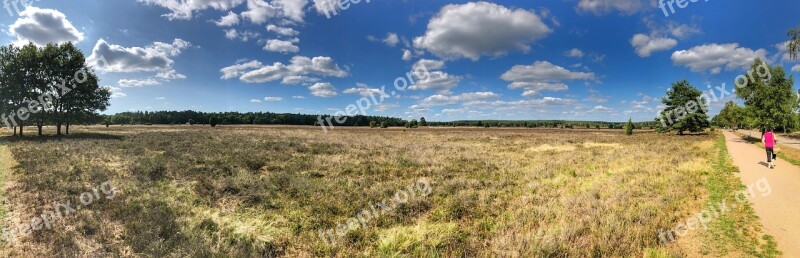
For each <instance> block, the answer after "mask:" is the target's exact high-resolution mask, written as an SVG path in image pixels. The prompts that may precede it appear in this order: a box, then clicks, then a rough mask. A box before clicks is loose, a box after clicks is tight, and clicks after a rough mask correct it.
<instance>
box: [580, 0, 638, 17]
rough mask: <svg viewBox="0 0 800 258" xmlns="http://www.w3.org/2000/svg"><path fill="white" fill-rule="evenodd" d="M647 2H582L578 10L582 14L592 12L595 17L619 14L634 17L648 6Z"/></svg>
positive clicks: (627, 0) (606, 0) (628, 0)
mask: <svg viewBox="0 0 800 258" xmlns="http://www.w3.org/2000/svg"><path fill="white" fill-rule="evenodd" d="M644 1H645V0H580V1H579V2H578V6H577V9H578V11H581V12H590V13H593V14H595V15H604V14H608V13H611V12H619V13H620V14H622V15H632V14H635V13H637V12H639V11H640V10H642V8H643V7H644V6H646V4H645V3H644Z"/></svg>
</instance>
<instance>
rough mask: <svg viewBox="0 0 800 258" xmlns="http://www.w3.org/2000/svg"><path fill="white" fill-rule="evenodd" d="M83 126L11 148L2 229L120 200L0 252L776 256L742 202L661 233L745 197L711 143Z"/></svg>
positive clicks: (495, 132) (554, 135)
mask: <svg viewBox="0 0 800 258" xmlns="http://www.w3.org/2000/svg"><path fill="white" fill-rule="evenodd" d="M72 130H73V135H71V136H68V137H64V138H53V137H45V138H43V139H37V138H36V137H30V138H28V139H25V140H10V139H9V140H10V142H8V143H6V144H7V146H8V148H9V149H10V150H11V152H12V153H13V155H14V158H15V159H16V161H17V162H19V166H16V167H15V168H14V172H13V173H12V175H10V176H9V177H8V179H7V180H8V182H7V183H6V193H5V202H4V203H5V204H4V205H5V206H6V207H4V210H8V211H9V213H8V215H7V217H8V218H7V219H6V220H5V221H6V223H8V224H19V223H21V222H20V221H31V218H33V217H35V216H39V214H41V213H43V211H44V210H47V209H51V203H53V202H54V201H66V200H72V202H73V203H76V202H78V201H77V196H81V194H82V193H84V192H91V191H92V189H93V188H96V187H97V186H99V185H101V184H102V183H103V182H108V181H109V180H110V181H111V182H113V186H114V188H115V189H116V191H115V193H114V198H99V199H100V200H99V201H97V202H95V203H92V204H91V206H86V207H85V208H84V209H82V210H77V211H75V212H74V213H73V214H69V215H67V216H64V219H63V220H60V221H58V222H57V223H56V224H55V227H54V229H52V230H35V231H33V233H32V234H31V235H30V236H20V239H18V240H17V241H12V242H11V243H10V245H8V246H6V247H5V248H4V249H3V253H4V254H6V255H15V256H29V255H48V256H76V255H77V256H108V255H112V256H142V255H144V256H159V257H160V256H176V257H177V256H237V257H257V256H265V255H266V256H292V257H297V256H301V257H303V256H305V257H308V256H340V257H352V256H358V257H360V256H409V257H419V256H443V257H463V256H468V257H474V256H479V257H485V256H498V255H499V256H510V257H517V256H523V257H531V256H537V257H538V256H578V257H585V256H593V257H599V256H643V255H644V256H653V257H664V256H697V255H700V254H704V255H733V256H739V255H746V256H773V255H774V253H772V252H771V249H770V247H769V245H768V244H769V241H768V240H769V238H768V237H766V238H762V235H761V234H760V233H759V231H760V226H759V225H758V223H757V218H755V216H754V215H753V214H752V211H751V210H750V208H749V207H748V206H746V205H745V206H741V207H739V208H736V209H732V210H731V211H730V212H729V213H727V214H725V215H723V216H722V217H721V218H720V219H718V220H715V221H713V222H712V223H710V224H709V227H710V228H709V229H708V230H695V231H692V232H689V235H688V236H687V237H685V238H679V239H678V241H677V242H674V243H672V244H669V245H664V244H663V243H661V241H660V240H659V238H658V234H659V229H667V228H674V227H675V225H676V224H677V223H679V222H681V221H686V218H688V217H691V216H694V215H695V214H696V213H697V212H698V211H699V210H701V209H703V208H704V206H705V205H706V203H708V201H710V200H720V199H724V198H725V197H726V196H730V195H731V194H732V192H733V191H736V190H738V189H740V187H741V184H740V183H739V181H738V179H737V178H736V177H735V175H734V174H733V173H735V168H733V167H731V165H730V162H729V160H728V157H727V154H725V153H726V152H724V151H723V150H724V148H725V144H724V141H722V142H721V141H720V139H721V138H720V137H719V135H718V134H714V133H712V134H708V135H692V136H682V137H681V136H673V135H661V134H655V133H649V132H648V133H637V134H634V136H632V137H626V136H624V135H623V133H622V131H610V130H531V129H494V128H492V129H483V128H437V129H414V130H403V129H394V128H393V129H368V128H336V129H335V130H333V131H332V132H330V133H328V134H325V133H323V132H322V130H320V129H319V128H317V127H289V126H285V127H252V126H223V127H218V128H213V129H212V128H210V127H200V126H194V127H190V126H149V127H147V126H142V127H132V126H125V127H120V126H113V127H111V128H104V127H90V128H87V127H83V126H75V127H74V128H73V129H72ZM28 132H29V133H30V132H31V131H30V130H29V131H28ZM421 182H423V183H421ZM400 190H404V192H405V193H407V194H408V198H407V201H406V202H404V204H401V205H399V206H397V207H396V208H389V209H383V208H377V210H379V212H377V213H372V214H380V215H379V216H373V218H372V219H369V220H365V223H363V224H361V223H351V225H350V226H352V227H353V228H352V230H344V231H341V230H340V231H341V232H344V233H346V234H345V235H344V236H342V237H339V236H338V235H337V236H336V237H334V239H335V243H334V244H328V243H326V241H325V240H323V238H322V237H320V232H323V233H325V232H326V231H327V230H329V229H334V234H335V232H336V231H337V230H336V229H337V226H338V225H340V224H342V223H347V222H348V219H349V218H353V217H358V215H360V214H361V213H362V212H363V211H365V210H367V211H369V210H376V208H375V207H376V206H378V205H376V203H380V202H381V201H383V200H388V202H389V203H392V202H393V201H395V200H394V199H395V195H396V193H398V192H400ZM95 193H97V192H96V191H95ZM103 193H105V192H101V193H100V194H103ZM107 194H108V193H106V195H107ZM398 203H399V202H398ZM362 217H363V216H362ZM6 226H8V225H6ZM320 230H322V231H320ZM323 236H326V235H325V234H323ZM326 239H330V238H326Z"/></svg>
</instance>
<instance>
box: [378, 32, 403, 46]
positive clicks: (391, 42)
mask: <svg viewBox="0 0 800 258" xmlns="http://www.w3.org/2000/svg"><path fill="white" fill-rule="evenodd" d="M382 41H383V43H385V44H386V45H387V46H390V47H394V46H397V43H399V42H400V38H399V37H397V33H392V32H390V33H388V34H386V38H384V39H383V40H382Z"/></svg>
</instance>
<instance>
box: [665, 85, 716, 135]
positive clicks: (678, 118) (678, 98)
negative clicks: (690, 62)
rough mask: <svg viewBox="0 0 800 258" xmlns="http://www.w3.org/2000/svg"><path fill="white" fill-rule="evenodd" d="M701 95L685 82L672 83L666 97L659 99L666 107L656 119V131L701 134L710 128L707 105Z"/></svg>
mask: <svg viewBox="0 0 800 258" xmlns="http://www.w3.org/2000/svg"><path fill="white" fill-rule="evenodd" d="M702 94H703V93H702V92H701V91H700V90H698V89H697V88H695V87H694V86H692V85H691V84H689V82H688V81H686V80H682V81H679V82H676V83H673V84H672V88H671V89H669V90H668V91H667V96H666V97H664V98H662V99H661V103H663V104H664V105H666V106H667V107H666V108H664V110H663V111H661V114H660V116H659V117H657V118H656V121H657V122H659V128H658V131H659V132H670V131H677V132H678V134H680V135H683V133H684V132H687V131H688V132H693V133H696V132H702V131H703V130H705V129H706V128H708V127H710V124H709V122H708V114H707V113H706V112H707V111H708V103H706V101H707V100H706V99H705V98H701V96H702ZM664 125H666V127H665V126H664Z"/></svg>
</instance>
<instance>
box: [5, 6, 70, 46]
mask: <svg viewBox="0 0 800 258" xmlns="http://www.w3.org/2000/svg"><path fill="white" fill-rule="evenodd" d="M19 15H20V18H19V19H17V20H16V21H15V22H14V23H13V24H11V26H9V27H8V32H9V34H10V35H11V36H13V37H16V41H15V42H14V44H15V45H24V44H27V43H28V42H33V43H34V44H36V45H38V46H44V45H47V43H59V44H60V43H64V42H74V43H77V42H80V41H83V39H84V35H83V33H82V32H80V31H78V29H76V28H75V26H74V25H72V23H71V22H70V21H69V20H67V16H66V15H64V14H63V13H61V12H59V11H58V10H54V9H41V8H38V7H34V6H29V7H27V8H26V9H25V10H24V11H22V12H20V14H19Z"/></svg>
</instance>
